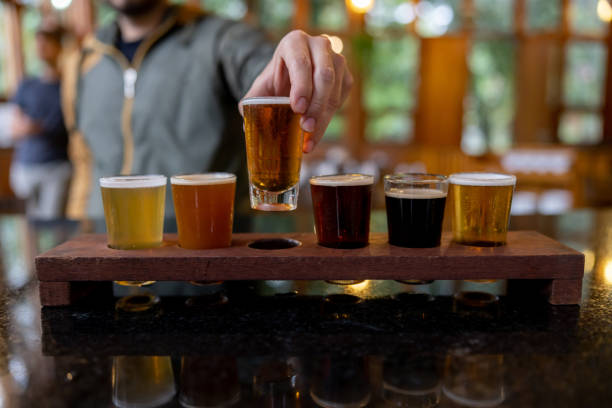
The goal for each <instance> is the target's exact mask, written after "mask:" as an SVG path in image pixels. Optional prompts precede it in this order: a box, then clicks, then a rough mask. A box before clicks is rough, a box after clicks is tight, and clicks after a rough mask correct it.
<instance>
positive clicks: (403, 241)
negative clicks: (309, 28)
mask: <svg viewBox="0 0 612 408" xmlns="http://www.w3.org/2000/svg"><path fill="white" fill-rule="evenodd" d="M447 192H448V180H447V179H446V177H445V176H439V175H435V174H396V175H387V176H385V204H386V207H387V227H388V230H389V243H390V244H391V245H397V246H401V247H408V248H432V247H436V246H438V245H440V237H441V236H442V220H443V219H444V206H445V204H446V194H447Z"/></svg>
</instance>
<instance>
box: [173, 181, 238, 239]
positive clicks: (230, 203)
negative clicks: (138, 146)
mask: <svg viewBox="0 0 612 408" xmlns="http://www.w3.org/2000/svg"><path fill="white" fill-rule="evenodd" d="M170 181H171V183H172V199H173V200H174V210H175V213H176V224H177V228H178V235H179V245H180V246H181V247H183V248H187V249H210V248H223V247H228V246H230V244H231V242H232V226H233V220H234V198H235V194H236V176H235V175H234V174H231V173H205V174H187V175H181V176H173V177H172V178H171V179H170Z"/></svg>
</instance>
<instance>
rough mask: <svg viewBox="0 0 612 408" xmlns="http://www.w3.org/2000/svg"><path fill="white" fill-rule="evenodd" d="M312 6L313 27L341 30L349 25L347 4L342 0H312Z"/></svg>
mask: <svg viewBox="0 0 612 408" xmlns="http://www.w3.org/2000/svg"><path fill="white" fill-rule="evenodd" d="M310 7H311V11H312V14H311V17H312V21H311V24H312V26H313V27H317V28H319V29H323V30H333V31H340V30H342V29H344V28H346V26H347V25H348V17H347V11H346V6H345V4H344V1H342V0H311V2H310Z"/></svg>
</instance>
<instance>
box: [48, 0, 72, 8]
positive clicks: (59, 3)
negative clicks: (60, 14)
mask: <svg viewBox="0 0 612 408" xmlns="http://www.w3.org/2000/svg"><path fill="white" fill-rule="evenodd" d="M71 3H72V0H51V5H52V6H53V8H55V9H56V10H64V9H66V8H68V6H70V4H71Z"/></svg>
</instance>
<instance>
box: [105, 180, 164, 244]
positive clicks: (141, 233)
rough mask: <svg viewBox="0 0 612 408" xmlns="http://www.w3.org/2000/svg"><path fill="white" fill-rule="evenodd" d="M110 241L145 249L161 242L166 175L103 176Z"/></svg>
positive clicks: (109, 242)
mask: <svg viewBox="0 0 612 408" xmlns="http://www.w3.org/2000/svg"><path fill="white" fill-rule="evenodd" d="M100 189H101V190H102V202H103V204H104V216H105V219H106V229H107V232H108V245H109V246H110V247H111V248H115V249H142V248H153V247H157V246H159V245H161V243H162V238H163V232H164V204H165V195H166V177H164V176H158V175H153V176H124V177H104V178H101V179H100Z"/></svg>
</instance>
